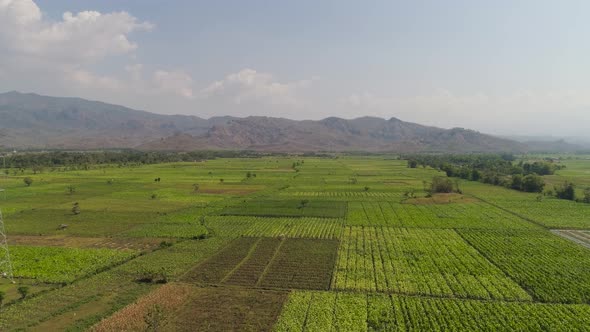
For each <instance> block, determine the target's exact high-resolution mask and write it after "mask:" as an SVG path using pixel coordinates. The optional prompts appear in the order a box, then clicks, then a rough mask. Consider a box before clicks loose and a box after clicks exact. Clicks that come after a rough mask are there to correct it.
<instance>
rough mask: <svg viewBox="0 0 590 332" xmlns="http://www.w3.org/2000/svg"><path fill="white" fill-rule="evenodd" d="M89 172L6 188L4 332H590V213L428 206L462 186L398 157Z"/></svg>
mask: <svg viewBox="0 0 590 332" xmlns="http://www.w3.org/2000/svg"><path fill="white" fill-rule="evenodd" d="M564 163H565V164H566V165H567V167H566V168H565V169H563V170H560V171H558V173H557V174H556V175H552V176H551V177H550V178H548V182H549V183H556V184H558V183H560V182H562V180H564V179H568V180H569V181H573V182H575V183H576V184H579V188H584V186H586V185H588V184H590V160H585V159H583V158H579V159H571V160H565V161H564ZM87 168H88V169H84V170H75V169H74V170H65V169H64V168H56V169H51V168H45V169H44V170H43V171H42V172H40V173H39V172H37V173H36V174H34V172H33V170H31V169H23V170H22V171H21V170H18V171H17V172H16V175H15V174H14V171H11V172H9V176H6V177H0V188H6V198H5V199H4V197H3V196H0V208H1V209H2V212H3V216H4V222H5V228H6V233H7V238H8V244H9V246H8V247H9V250H10V254H11V258H12V263H13V271H14V277H15V281H16V284H11V283H10V282H8V280H7V279H5V278H0V291H2V292H4V293H5V294H6V297H5V299H4V302H3V303H2V307H1V308H0V330H2V331H5V330H6V331H13V330H14V331H22V330H43V329H45V330H49V331H54V330H67V331H83V330H91V331H118V330H133V331H143V330H147V329H148V321H149V319H150V317H152V318H153V317H154V315H155V314H156V313H157V314H158V315H161V319H162V320H163V321H165V322H166V323H165V324H164V325H163V326H162V328H161V330H162V331H179V330H186V331H196V330H211V331H227V330H246V331H395V330H398V331H406V330H413V331H476V330H485V331H529V330H534V331H537V330H546V331H587V330H588V326H590V246H589V245H588V243H587V242H590V241H589V240H588V235H587V234H588V232H590V204H583V203H576V202H572V201H565V200H558V199H555V198H549V197H543V198H542V199H539V195H538V194H529V193H523V192H518V191H514V190H509V189H505V188H503V187H498V186H491V185H486V184H482V183H479V182H468V181H463V182H461V189H462V193H461V194H452V195H443V194H439V195H438V194H437V195H435V196H434V197H426V192H425V191H424V182H425V181H426V182H429V181H431V180H432V178H433V177H434V176H441V175H444V174H443V173H441V172H439V171H436V170H434V169H432V168H429V167H425V168H423V167H418V168H413V169H412V168H408V167H407V162H406V161H404V160H397V159H396V158H394V157H391V156H364V157H352V156H344V155H342V156H334V157H325V158H320V157H302V156H293V157H288V156H280V157H279V156H265V157H258V158H232V159H230V158H219V159H213V160H207V161H201V162H186V163H167V164H152V165H127V166H123V165H100V166H98V165H90V166H89V167H87ZM253 174H254V175H253ZM24 177H30V178H31V179H32V180H33V183H32V185H31V186H26V185H25V184H24V182H23V178H24ZM155 179H160V181H155ZM72 188H73V189H72ZM409 193H411V194H409ZM75 203H78V206H79V209H80V211H79V213H78V214H76V213H74V212H73V209H72V208H73V206H74V204H75ZM22 286H25V287H29V294H28V295H27V296H25V297H24V298H22V296H21V295H20V294H19V292H18V288H19V287H22Z"/></svg>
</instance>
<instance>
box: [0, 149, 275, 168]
mask: <svg viewBox="0 0 590 332" xmlns="http://www.w3.org/2000/svg"><path fill="white" fill-rule="evenodd" d="M263 155H268V154H263V153H260V152H255V151H194V152H141V151H132V150H129V151H126V150H123V151H89V152H69V151H50V152H25V153H11V154H7V155H5V158H6V160H5V164H2V163H0V166H4V165H5V168H19V169H23V168H39V167H68V166H79V167H84V166H89V165H101V164H114V165H120V166H127V165H141V164H157V163H169V162H186V161H202V160H208V159H209V160H210V159H215V158H251V157H260V156H263ZM273 155H276V154H273Z"/></svg>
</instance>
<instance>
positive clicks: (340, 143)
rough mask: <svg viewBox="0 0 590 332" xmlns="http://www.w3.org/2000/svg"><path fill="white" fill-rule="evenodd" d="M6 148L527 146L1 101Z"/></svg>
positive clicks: (477, 137) (379, 129)
mask: <svg viewBox="0 0 590 332" xmlns="http://www.w3.org/2000/svg"><path fill="white" fill-rule="evenodd" d="M0 119H1V120H0V146H4V147H5V148H17V149H23V148H34V149H113V148H133V149H140V150H170V151H190V150H202V149H231V150H243V149H249V150H258V151H281V152H302V151H370V152H421V151H440V152H498V151H502V152H523V151H526V150H527V146H526V145H525V144H523V143H518V142H516V141H513V140H509V139H505V138H499V137H495V136H491V135H486V134H482V133H479V132H476V131H473V130H468V129H462V128H453V129H441V128H436V127H430V126H423V125H419V124H415V123H410V122H404V121H401V120H399V119H396V118H391V119H389V120H386V119H381V118H376V117H360V118H356V119H350V120H348V119H342V118H338V117H329V118H326V119H323V120H319V121H312V120H302V121H296V120H289V119H284V118H273V117H260V116H251V117H246V118H236V117H229V116H228V117H213V118H210V119H203V118H199V117H196V116H186V115H162V114H155V113H149V112H144V111H137V110H133V109H130V108H126V107H123V106H118V105H112V104H106V103H102V102H97V101H89V100H85V99H80V98H61V97H47V96H40V95H37V94H24V93H19V92H8V93H3V94H0Z"/></svg>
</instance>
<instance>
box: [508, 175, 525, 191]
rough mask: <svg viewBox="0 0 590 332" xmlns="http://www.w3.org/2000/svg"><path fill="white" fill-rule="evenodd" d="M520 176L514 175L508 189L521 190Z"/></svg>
mask: <svg viewBox="0 0 590 332" xmlns="http://www.w3.org/2000/svg"><path fill="white" fill-rule="evenodd" d="M522 179H523V178H522V175H520V174H515V175H513V176H512V181H511V182H510V188H512V189H516V190H522Z"/></svg>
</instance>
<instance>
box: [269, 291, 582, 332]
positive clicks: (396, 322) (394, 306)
mask: <svg viewBox="0 0 590 332" xmlns="http://www.w3.org/2000/svg"><path fill="white" fill-rule="evenodd" d="M588 326H590V306H588V305H576V304H537V303H535V304H533V303H519V302H500V301H493V302H489V301H478V300H458V299H439V298H419V297H410V296H400V295H386V294H358V293H343V292H338V293H337V292H329V293H328V292H309V291H297V292H294V293H292V294H291V295H290V296H289V299H288V300H287V303H286V304H285V306H284V308H283V311H282V313H281V316H280V318H279V321H278V322H277V324H276V325H275V328H274V330H275V331H277V332H279V331H280V332H282V331H290V332H293V331H310V332H311V331H322V332H323V331H350V332H356V331H358V332H364V331H587V329H588Z"/></svg>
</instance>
